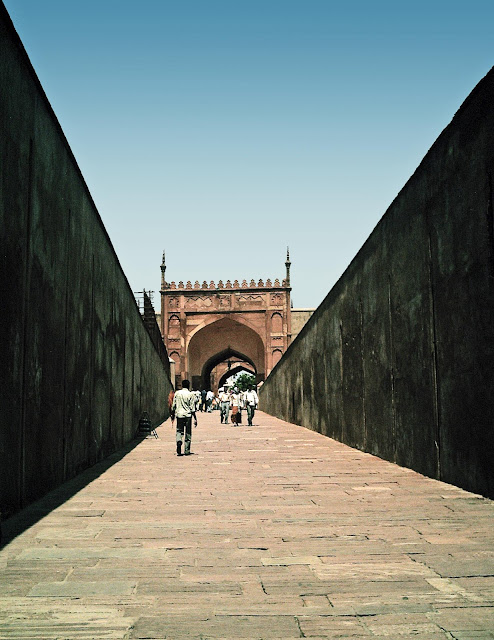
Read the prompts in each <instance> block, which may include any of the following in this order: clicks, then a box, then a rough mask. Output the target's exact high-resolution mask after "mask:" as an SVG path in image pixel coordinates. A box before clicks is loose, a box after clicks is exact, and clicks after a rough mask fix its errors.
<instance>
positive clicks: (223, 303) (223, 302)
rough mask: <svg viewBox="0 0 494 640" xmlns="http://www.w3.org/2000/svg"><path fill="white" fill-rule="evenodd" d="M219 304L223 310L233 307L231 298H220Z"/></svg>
mask: <svg viewBox="0 0 494 640" xmlns="http://www.w3.org/2000/svg"><path fill="white" fill-rule="evenodd" d="M218 304H219V306H220V307H222V308H223V309H224V308H225V307H229V306H230V305H231V300H230V296H218Z"/></svg>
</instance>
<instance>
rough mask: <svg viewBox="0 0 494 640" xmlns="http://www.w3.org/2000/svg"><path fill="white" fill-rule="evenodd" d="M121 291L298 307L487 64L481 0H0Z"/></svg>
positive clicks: (344, 262)
mask: <svg viewBox="0 0 494 640" xmlns="http://www.w3.org/2000/svg"><path fill="white" fill-rule="evenodd" d="M5 4H6V7H7V9H8V11H9V13H10V15H11V18H12V20H13V22H14V25H15V27H16V29H17V31H18V33H19V35H20V37H21V39H22V41H23V43H24V46H25V47H26V50H27V52H28V54H29V56H30V58H31V61H32V63H33V66H34V68H35V70H36V72H37V74H38V76H39V78H40V81H41V84H42V85H43V87H44V89H45V91H46V94H47V96H48V99H49V100H50V102H51V104H52V106H53V109H54V111H55V113H56V115H57V117H58V119H59V121H60V123H61V125H62V128H63V130H64V132H65V135H66V136H67V139H68V141H69V144H70V146H71V148H72V150H73V152H74V155H75V157H76V159H77V161H78V163H79V166H80V168H81V171H82V173H83V175H84V177H85V179H86V182H87V184H88V187H89V190H90V191H91V193H92V196H93V198H94V200H95V202H96V206H97V207H98V210H99V212H100V214H101V217H102V219H103V222H104V224H105V226H106V228H107V230H108V233H109V235H110V238H111V239H112V241H113V244H114V246H115V250H116V252H117V255H118V256H119V259H120V262H121V264H122V267H123V270H124V271H125V273H126V275H127V278H128V279H129V282H130V285H131V287H132V289H133V290H142V288H143V287H144V288H145V289H148V290H154V291H156V296H155V299H156V301H158V298H159V295H158V291H159V287H160V269H159V266H160V263H161V254H162V251H163V250H166V255H167V274H166V275H167V280H170V281H171V280H176V281H178V280H189V279H190V280H196V279H197V280H200V281H202V280H207V281H208V282H209V281H210V280H215V281H218V280H219V279H223V280H227V279H231V280H234V279H235V278H238V279H243V278H246V279H248V280H250V279H251V278H255V279H256V280H257V279H259V278H261V277H262V278H264V279H266V278H268V277H270V278H272V279H274V278H276V277H279V278H282V277H283V276H284V270H285V267H284V262H285V256H286V247H287V245H289V246H290V254H291V259H292V286H293V292H292V296H293V302H294V306H295V307H311V306H314V307H315V306H317V305H318V304H319V303H320V302H321V301H322V299H323V298H324V296H325V295H326V294H327V292H328V291H329V290H330V288H331V287H332V286H333V284H334V283H335V282H336V281H337V279H338V278H339V277H340V275H341V274H342V273H343V271H344V270H345V268H346V267H347V266H348V264H349V263H350V261H351V260H352V258H353V257H354V255H355V254H356V253H357V251H358V250H359V248H360V247H361V245H362V244H363V242H364V241H365V239H366V238H367V237H368V235H369V234H370V232H371V231H372V229H373V228H374V226H375V225H376V224H377V222H378V221H379V219H380V218H381V216H382V215H383V214H384V212H385V211H386V209H387V208H388V206H389V205H390V204H391V202H392V201H393V199H394V198H395V197H396V195H397V194H398V192H399V191H400V189H401V188H402V187H403V185H404V184H405V182H406V181H407V180H408V178H409V177H410V176H411V174H412V173H413V172H414V170H415V169H416V167H417V165H418V164H419V162H420V161H421V159H422V158H423V156H424V155H425V154H426V153H427V150H428V149H429V148H430V146H431V145H432V144H433V142H434V140H435V139H436V138H437V136H438V135H439V133H440V132H441V131H442V130H443V129H444V127H445V126H446V125H447V124H448V123H449V122H450V121H451V118H452V117H453V115H454V113H455V111H456V110H457V109H458V107H459V106H460V105H461V103H462V102H463V101H464V99H465V98H466V97H467V95H468V94H469V93H470V92H471V90H472V89H473V88H474V86H475V85H476V84H477V83H478V82H479V80H480V79H481V78H482V77H483V76H484V75H485V74H486V73H487V72H488V70H489V69H490V67H491V66H492V65H493V64H494V61H493V60H494V59H493V51H494V46H493V45H494V37H493V34H494V26H493V25H494V2H493V1H492V0H469V1H468V2H467V1H466V0H462V1H460V2H459V1H457V0H427V1H424V0H414V1H413V2H411V1H409V0H407V1H401V0H374V1H371V0H347V2H342V1H341V0H338V1H333V0H174V1H173V2H172V1H171V0H139V2H136V1H135V0H134V1H132V2H130V1H129V0H84V2H74V1H71V0H42V1H41V0H5Z"/></svg>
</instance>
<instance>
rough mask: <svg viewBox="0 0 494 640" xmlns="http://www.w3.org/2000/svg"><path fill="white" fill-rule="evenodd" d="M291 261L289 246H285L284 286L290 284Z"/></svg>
mask: <svg viewBox="0 0 494 640" xmlns="http://www.w3.org/2000/svg"><path fill="white" fill-rule="evenodd" d="M291 264H292V263H291V262H290V248H289V247H287V248H286V262H285V267H286V279H285V282H286V286H287V287H289V286H290V267H291Z"/></svg>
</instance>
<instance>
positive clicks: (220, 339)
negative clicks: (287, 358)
mask: <svg viewBox="0 0 494 640" xmlns="http://www.w3.org/2000/svg"><path fill="white" fill-rule="evenodd" d="M187 363H188V372H189V376H190V379H191V382H192V385H193V386H194V388H195V389H205V388H212V389H213V391H216V390H217V389H218V386H219V385H218V383H219V379H220V378H222V377H223V375H224V374H225V373H226V372H227V370H228V366H230V369H231V368H232V367H236V366H241V365H243V366H244V367H245V368H246V369H247V371H249V373H253V374H254V375H255V376H256V382H259V381H261V380H264V374H265V348H264V343H263V340H262V339H261V337H260V335H259V334H258V333H257V332H256V331H254V329H252V328H251V327H249V326H248V325H246V324H244V323H241V322H237V321H236V320H233V319H231V318H229V317H226V318H221V319H218V320H216V321H214V322H211V323H210V324H207V325H206V326H204V327H202V328H200V329H198V330H197V331H196V333H194V334H193V335H192V337H191V339H190V342H189V344H188V347H187ZM228 363H230V365H228ZM213 371H214V375H212V374H213Z"/></svg>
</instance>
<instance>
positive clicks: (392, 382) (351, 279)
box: [261, 70, 494, 497]
mask: <svg viewBox="0 0 494 640" xmlns="http://www.w3.org/2000/svg"><path fill="white" fill-rule="evenodd" d="M493 105H494V73H493V71H492V70H491V72H490V73H489V74H488V75H487V76H486V77H485V78H484V79H483V80H482V82H481V83H480V84H479V85H478V86H477V87H476V88H475V90H474V91H473V92H472V94H471V95H470V96H469V98H468V99H467V100H466V101H465V103H464V104H463V105H462V107H461V108H460V110H459V111H458V113H457V114H456V115H455V117H454V119H453V121H452V122H451V124H450V125H449V126H448V127H447V128H446V129H445V130H444V132H443V133H442V134H441V136H440V137H439V138H438V140H437V141H436V142H435V144H434V145H433V147H432V148H431V150H430V151H429V153H428V154H427V155H426V157H425V158H424V160H423V161H422V163H421V164H420V166H419V167H418V169H417V170H416V172H415V174H414V175H413V176H412V178H410V180H409V181H408V183H407V184H406V186H405V187H404V188H403V190H402V191H401V192H400V194H399V195H398V197H397V198H396V200H395V201H394V202H393V203H392V205H391V206H390V208H389V209H388V211H387V212H386V214H385V215H384V217H383V218H382V219H381V221H380V222H379V224H378V225H377V227H376V228H375V230H374V231H373V233H372V234H371V236H370V237H369V239H368V240H367V242H366V243H365V244H364V246H363V247H362V249H361V250H360V252H359V253H358V254H357V256H356V257H355V259H354V260H353V261H352V263H351V264H350V266H349V267H348V269H347V270H346V272H345V273H344V274H343V276H342V277H341V279H340V280H339V281H338V283H337V284H336V285H335V286H334V288H333V289H332V290H331V291H330V292H329V294H328V295H327V297H326V298H325V300H324V301H323V303H322V304H321V305H320V307H319V308H318V309H317V310H316V312H315V313H314V315H313V316H312V318H311V319H310V320H309V322H308V323H307V324H306V325H305V327H304V328H303V329H302V331H301V333H300V334H299V336H298V338H297V339H296V340H295V341H294V342H293V343H292V345H291V346H290V348H289V349H288V351H287V353H286V355H285V356H284V357H283V359H282V360H281V362H280V363H279V364H278V365H277V367H276V368H275V369H274V370H273V372H272V373H271V375H270V376H269V377H268V378H267V380H266V382H265V384H264V385H263V387H262V388H261V407H262V408H263V409H264V410H265V411H268V412H269V413H271V414H273V415H276V416H279V417H281V418H283V419H286V420H289V421H291V422H295V423H296V424H300V425H305V426H307V427H309V428H312V429H315V430H318V431H320V432H321V433H323V434H325V435H327V436H330V437H332V438H336V439H338V440H341V441H343V442H345V443H348V444H349V445H351V446H354V447H357V448H359V449H362V450H365V451H368V452H371V453H373V454H376V455H378V456H380V457H382V458H385V459H387V460H391V461H394V462H396V463H398V464H400V465H402V466H406V467H410V468H412V469H415V470H417V471H419V472H421V473H423V474H425V475H428V476H431V477H434V478H440V479H442V480H444V481H446V482H449V483H452V484H455V485H458V486H461V487H464V488H466V489H469V490H471V491H475V492H478V493H481V494H484V495H486V496H490V497H494V464H493V460H494V455H493V454H494V401H493V395H492V394H493V389H494V385H493V372H494V359H493V350H494V313H493V311H494V304H493V295H494V243H493V237H494V231H493V208H492V175H493V173H494V107H493Z"/></svg>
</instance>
